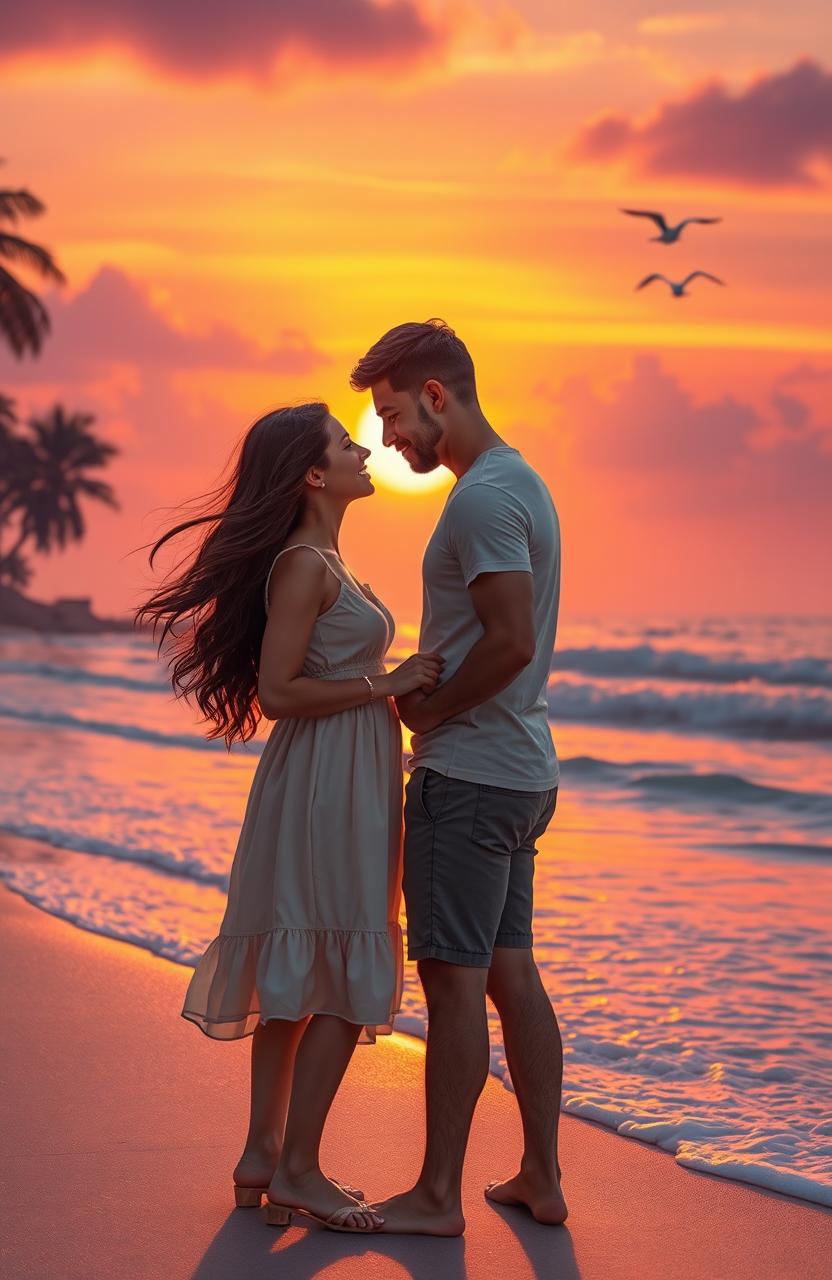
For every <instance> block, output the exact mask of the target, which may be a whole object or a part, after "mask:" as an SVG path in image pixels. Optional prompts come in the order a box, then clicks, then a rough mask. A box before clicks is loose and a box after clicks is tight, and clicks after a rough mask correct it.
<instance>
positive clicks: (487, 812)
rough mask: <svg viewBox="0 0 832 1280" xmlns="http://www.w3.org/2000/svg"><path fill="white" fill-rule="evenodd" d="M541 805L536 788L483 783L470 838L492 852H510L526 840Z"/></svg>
mask: <svg viewBox="0 0 832 1280" xmlns="http://www.w3.org/2000/svg"><path fill="white" fill-rule="evenodd" d="M539 807H540V796H539V795H538V794H537V792H534V791H510V790H508V788H506V787H488V786H482V785H481V786H480V787H479V788H478V791H477V805H476V809H475V811H474V825H473V828H472V830H471V839H472V840H473V841H474V843H475V844H479V845H482V846H483V847H484V848H486V849H490V850H491V851H492V852H493V853H502V854H506V855H511V854H512V853H513V852H514V850H515V849H520V848H521V847H522V846H523V845H524V844H525V842H526V840H527V838H528V835H529V831H530V830H531V828H532V826H533V825H534V822H535V819H536V817H537V814H538V811H539Z"/></svg>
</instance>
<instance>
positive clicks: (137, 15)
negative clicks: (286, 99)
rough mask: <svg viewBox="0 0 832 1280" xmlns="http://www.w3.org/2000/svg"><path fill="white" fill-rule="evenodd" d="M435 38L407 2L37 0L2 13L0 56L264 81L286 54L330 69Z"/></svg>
mask: <svg viewBox="0 0 832 1280" xmlns="http://www.w3.org/2000/svg"><path fill="white" fill-rule="evenodd" d="M444 42H445V34H444V31H443V30H442V29H441V28H440V27H439V26H438V25H435V24H431V23H430V22H428V21H427V19H426V18H425V17H424V16H423V15H422V12H421V10H420V7H419V5H418V4H417V3H415V0H390V2H389V3H386V4H379V3H375V2H374V0H338V2H337V3H335V4H334V3H332V0H302V3H298V2H297V0H240V3H237V4H233V5H230V4H226V3H223V0H178V2H177V3H176V4H170V3H167V2H166V0H41V3H39V4H37V5H35V6H31V5H17V6H13V7H12V8H11V9H9V10H8V12H7V13H4V17H3V31H2V36H0V53H2V55H4V56H9V55H12V56H13V55H15V54H25V53H33V52H49V53H58V54H67V55H76V54H77V53H78V52H79V51H81V50H91V49H97V48H102V47H112V46H113V45H121V46H126V47H128V48H129V49H131V50H132V51H134V52H135V53H137V54H138V55H139V56H140V57H141V58H143V59H144V60H146V61H147V62H150V63H152V64H153V65H155V66H158V67H161V68H164V69H165V70H168V71H173V72H175V73H177V74H179V75H183V76H186V77H188V78H193V79H203V78H211V77H214V76H219V75H224V74H227V73H240V72H242V73H243V74H246V75H251V76H253V77H255V78H257V79H270V78H271V76H272V74H273V73H274V69H275V66H276V64H277V63H278V62H279V60H280V58H281V57H282V56H285V55H291V54H296V53H299V54H301V55H305V57H306V58H307V59H309V58H311V59H312V60H314V61H316V62H320V63H322V64H324V65H326V66H329V67H333V68H334V67H341V66H350V65H355V64H358V65H364V66H367V65H373V64H377V65H384V64H386V63H392V64H396V65H403V64H409V63H414V62H417V61H419V60H420V59H421V58H423V57H425V56H426V55H427V54H428V53H429V52H431V51H437V50H440V49H441V48H442V47H443V45H444Z"/></svg>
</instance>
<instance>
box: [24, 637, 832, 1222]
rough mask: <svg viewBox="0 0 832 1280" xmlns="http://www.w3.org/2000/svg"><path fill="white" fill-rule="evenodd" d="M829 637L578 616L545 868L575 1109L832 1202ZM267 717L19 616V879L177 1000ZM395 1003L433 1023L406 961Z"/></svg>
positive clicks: (418, 1026)
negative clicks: (164, 963)
mask: <svg viewBox="0 0 832 1280" xmlns="http://www.w3.org/2000/svg"><path fill="white" fill-rule="evenodd" d="M402 635H403V638H404V639H405V640H406V639H408V637H412V635H413V629H412V628H403V629H402ZM830 654H832V619H798V620H794V619H783V618H755V619H748V618H717V617H714V618H705V619H697V620H690V621H687V622H680V621H678V620H675V621H674V620H669V619H661V618H654V619H651V620H649V621H647V622H645V620H643V619H642V620H640V621H639V622H638V623H635V622H626V621H619V622H616V621H609V620H607V621H605V622H603V623H601V622H598V621H592V620H589V619H586V620H581V621H575V622H569V621H562V623H561V627H560V631H559V636H558V648H557V652H556V655H555V660H554V663H553V666H552V673H551V680H550V687H549V704H550V712H551V724H552V732H553V735H554V740H555V743H556V746H557V749H558V755H559V758H560V761H561V784H560V794H559V798H558V809H557V815H556V817H555V820H554V822H553V824H552V826H551V828H550V830H549V832H548V833H547V835H546V836H545V837H544V839H543V840H542V841H541V843H540V850H539V856H538V860H537V870H536V878H535V894H536V925H535V954H536V957H537V960H538V963H539V966H540V969H541V973H542V976H543V981H544V983H545V985H546V988H547V990H548V992H549V994H550V996H551V998H552V1002H553V1004H554V1007H555V1009H556V1011H557V1014H558V1018H559V1021H560V1026H561V1031H562V1034H563V1040H564V1055H565V1057H564V1109H565V1110H566V1111H568V1112H571V1113H573V1114H575V1115H580V1116H585V1117H589V1118H591V1119H593V1120H595V1121H598V1122H600V1123H601V1124H604V1125H607V1126H610V1127H612V1128H614V1129H617V1130H618V1132H619V1133H622V1134H625V1135H627V1136H629V1137H632V1138H637V1139H640V1140H642V1141H645V1142H651V1143H655V1144H656V1145H658V1146H660V1147H662V1148H664V1149H666V1150H669V1151H672V1152H673V1153H674V1154H675V1157H676V1159H677V1160H678V1161H679V1162H680V1163H681V1164H683V1165H687V1166H690V1167H692V1168H695V1169H702V1170H706V1171H707V1172H709V1173H712V1174H716V1175H719V1176H722V1177H727V1178H736V1179H740V1180H743V1181H746V1182H751V1183H755V1184H757V1185H760V1186H764V1187H768V1188H772V1189H775V1190H779V1191H783V1192H787V1193H789V1194H792V1195H797V1196H802V1197H804V1198H806V1199H808V1200H813V1201H816V1202H818V1203H822V1204H827V1205H832V658H830V657H829V656H828V655H830ZM268 728H269V726H268V725H265V726H264V728H263V732H262V733H261V734H260V735H258V738H257V739H256V740H255V741H254V742H252V743H250V744H248V745H247V746H246V747H245V748H236V749H234V750H233V751H232V752H231V753H230V754H228V753H226V751H225V748H224V747H223V746H222V745H221V744H220V745H218V744H216V743H209V742H207V741H206V740H205V738H204V737H203V736H202V734H201V731H200V726H199V724H198V723H197V721H196V718H195V716H194V714H193V713H192V712H191V711H190V710H189V709H188V708H187V707H185V706H183V705H182V704H180V703H177V702H176V701H175V700H174V699H173V698H172V696H171V693H170V689H169V687H168V686H167V685H166V683H165V676H164V670H163V668H161V667H160V665H159V664H158V662H157V659H156V656H155V651H154V649H153V646H152V644H151V643H150V642H149V640H148V639H147V637H146V636H142V635H130V634H120V635H115V634H113V635H108V636H94V637H86V636H84V637H82V636H40V635H34V634H31V633H28V632H22V631H21V632H16V631H12V630H0V757H2V762H3V764H2V773H0V829H2V830H3V831H5V832H6V833H7V835H6V836H5V837H4V839H3V840H2V841H0V876H2V878H3V879H4V881H5V882H6V884H7V885H8V886H9V888H11V889H12V890H14V891H15V892H17V893H20V894H22V895H23V896H24V897H25V898H26V899H28V901H30V902H32V903H34V904H35V905H36V906H37V907H39V908H41V909H42V910H44V911H48V912H50V913H52V914H53V915H57V916H60V917H62V918H63V919H65V920H68V921H70V922H72V923H73V924H74V925H77V926H78V927H80V928H83V929H89V930H92V931H93V932H96V933H101V934H106V935H108V936H110V937H113V938H119V939H121V940H123V941H125V942H129V943H132V944H134V945H136V946H139V947H144V948H146V949H148V950H149V951H152V952H154V953H155V954H156V955H159V956H164V957H166V958H167V959H169V960H172V961H174V962H175V963H177V964H181V965H182V966H183V974H182V988H183V994H184V990H185V986H186V985H187V980H188V974H187V972H186V969H187V967H188V966H192V965H193V964H194V963H195V962H196V960H197V959H198V957H199V956H200V955H201V953H202V951H203V950H204V948H205V947H206V946H207V944H208V943H209V942H210V940H211V939H212V938H213V937H214V935H215V934H216V932H217V929H218V927H219V923H220V919H221V916H222V912H223V907H224V897H225V887H226V884H227V877H228V871H229V867H230V863H231V859H232V857H233V854H234V849H235V844H236V839H237V834H238V831H239V827H240V823H241V820H242V816H243V812H244V808H245V802H246V797H247V794H248V789H249V786H250V782H251V777H252V773H253V771H254V768H255V766H256V763H257V758H258V755H259V752H260V751H261V750H262V746H263V740H264V739H265V736H266V733H267V732H268ZM396 1025H397V1028H398V1029H399V1030H401V1031H403V1032H405V1033H409V1034H411V1035H416V1036H421V1037H424V1035H425V1028H426V1017H425V1009H424V1004H423V1001H422V998H421V992H420V988H419V984H418V979H417V975H416V967H415V965H407V972H406V985H405V994H404V1004H403V1009H402V1013H401V1014H400V1015H399V1017H398V1019H397V1024H396ZM490 1026H491V1059H492V1061H491V1066H492V1071H493V1072H494V1073H495V1074H496V1075H497V1076H499V1077H501V1078H503V1079H504V1080H505V1082H506V1084H507V1086H508V1087H510V1081H509V1080H508V1078H507V1071H506V1065H505V1057H504V1052H503V1046H502V1042H501V1036H500V1026H499V1022H498V1020H497V1018H496V1016H495V1015H494V1014H493V1011H491V1013H490ZM194 1034H197V1033H196V1031H195V1032H194ZM358 1052H360V1053H371V1052H372V1049H371V1048H363V1047H362V1048H361V1049H359V1050H358ZM566 1177H567V1179H568V1170H567V1171H566Z"/></svg>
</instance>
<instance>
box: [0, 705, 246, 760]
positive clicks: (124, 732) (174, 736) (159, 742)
mask: <svg viewBox="0 0 832 1280" xmlns="http://www.w3.org/2000/svg"><path fill="white" fill-rule="evenodd" d="M0 716H1V717H3V718H4V719H7V720H22V721H25V722H26V723H27V724H28V723H35V724H47V725H52V726H54V727H55V728H58V729H72V730H76V731H78V732H80V733H97V734H102V735H104V736H105V737H113V738H126V739H127V740H128V741H129V742H146V743H151V744H153V745H154V746H158V747H187V748H188V749H189V750H191V751H225V750H226V747H225V743H223V742H222V741H217V739H213V740H211V741H209V740H208V739H207V738H203V737H200V736H199V735H198V734H195V733H161V732H160V731H159V730H158V729H143V728H142V727H141V725H133V724H114V723H112V722H110V721H107V720H85V719H83V718H82V717H81V716H74V715H71V714H70V713H69V712H65V711H39V710H37V709H36V708H34V707H27V708H26V709H25V710H24V709H23V708H21V707H8V706H3V705H1V704H0ZM264 746H265V742H248V743H246V744H245V746H240V745H238V744H235V745H234V746H233V747H232V748H231V751H232V754H240V753H248V754H252V755H260V754H262V751H263V748H264Z"/></svg>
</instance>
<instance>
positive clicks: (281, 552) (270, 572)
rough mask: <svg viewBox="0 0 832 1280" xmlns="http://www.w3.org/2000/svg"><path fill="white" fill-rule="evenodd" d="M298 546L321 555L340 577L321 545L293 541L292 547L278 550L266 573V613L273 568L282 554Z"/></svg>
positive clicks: (335, 574) (264, 597) (332, 571)
mask: <svg viewBox="0 0 832 1280" xmlns="http://www.w3.org/2000/svg"><path fill="white" fill-rule="evenodd" d="M298 547H305V548H306V550H307V551H314V552H315V554H316V555H318V556H320V557H321V559H322V560H323V562H324V564H325V565H326V567H327V568H328V569H329V571H330V573H332V574H333V575H334V577H336V578H338V574H337V573H336V572H335V570H334V569H333V567H332V565H331V564H330V562H329V560H327V557H326V552H325V551H323V550H322V549H321V548H320V547H313V546H312V544H311V542H293V543H292V545H291V547H284V548H283V550H282V551H278V553H277V555H276V556H275V558H274V560H272V563H271V566H270V568H269V572H268V573H267V574H266V585H265V587H264V588H263V604H264V605H265V608H266V613H268V612H269V583H270V582H271V578H272V570H273V569H274V567H275V565H276V564H277V562H278V560H279V559H280V557H281V556H285V554H286V552H287V551H295V550H296V549H297V548H298ZM338 580H339V582H340V581H341V579H340V578H338Z"/></svg>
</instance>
